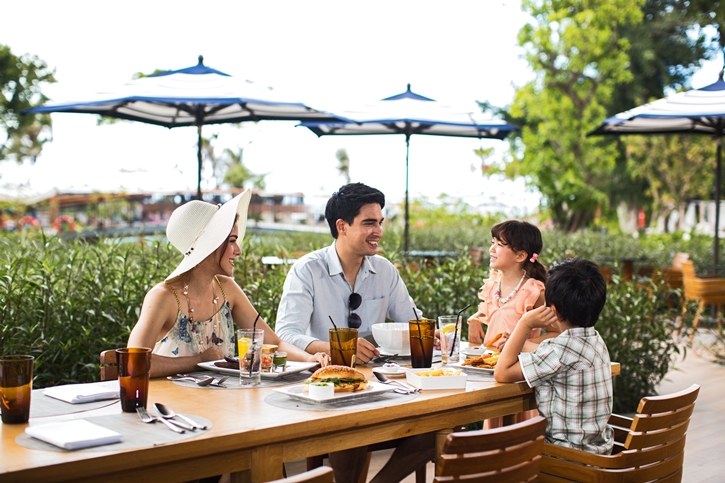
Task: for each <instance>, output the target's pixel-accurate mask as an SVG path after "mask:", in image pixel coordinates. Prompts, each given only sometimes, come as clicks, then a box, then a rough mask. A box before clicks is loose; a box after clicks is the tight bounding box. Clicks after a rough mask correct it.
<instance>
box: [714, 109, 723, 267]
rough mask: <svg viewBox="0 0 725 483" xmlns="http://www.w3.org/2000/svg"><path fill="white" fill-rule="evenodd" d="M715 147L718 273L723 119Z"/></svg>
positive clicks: (719, 122)
mask: <svg viewBox="0 0 725 483" xmlns="http://www.w3.org/2000/svg"><path fill="white" fill-rule="evenodd" d="M715 146H716V147H715V149H716V150H717V153H716V159H717V166H716V168H715V247H714V248H715V249H714V250H713V253H714V260H715V267H714V269H715V271H714V273H715V274H716V275H717V273H718V263H719V262H720V254H719V252H720V181H721V180H720V178H721V172H720V171H721V168H722V121H721V120H720V121H718V133H717V136H715Z"/></svg>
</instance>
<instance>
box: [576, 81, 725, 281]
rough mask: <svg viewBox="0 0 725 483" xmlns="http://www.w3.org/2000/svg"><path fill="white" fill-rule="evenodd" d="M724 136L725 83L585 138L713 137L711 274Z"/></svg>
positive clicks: (626, 117)
mask: <svg viewBox="0 0 725 483" xmlns="http://www.w3.org/2000/svg"><path fill="white" fill-rule="evenodd" d="M723 133H725V81H723V72H722V71H721V72H720V78H719V79H718V80H717V82H715V83H713V84H710V85H708V86H705V87H702V88H700V89H693V90H689V91H685V92H679V93H677V94H674V95H671V96H668V97H665V98H663V99H659V100H656V101H653V102H650V103H648V104H644V105H642V106H639V107H636V108H634V109H630V110H629V111H625V112H621V113H619V114H617V115H615V116H612V117H610V118H608V119H606V120H605V121H604V122H603V123H602V125H601V126H599V127H598V128H597V129H595V130H594V131H592V132H590V133H589V134H588V135H590V136H591V135H625V134H704V135H709V136H714V137H715V143H716V145H717V151H716V152H717V154H716V168H715V169H716V171H715V246H714V251H713V257H714V266H713V271H714V272H717V266H718V261H719V231H720V185H721V179H720V178H721V165H722V138H723Z"/></svg>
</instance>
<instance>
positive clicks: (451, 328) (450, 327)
mask: <svg viewBox="0 0 725 483" xmlns="http://www.w3.org/2000/svg"><path fill="white" fill-rule="evenodd" d="M455 330H456V324H449V325H446V326H445V327H443V328H442V329H441V334H448V333H450V332H453V331H455Z"/></svg>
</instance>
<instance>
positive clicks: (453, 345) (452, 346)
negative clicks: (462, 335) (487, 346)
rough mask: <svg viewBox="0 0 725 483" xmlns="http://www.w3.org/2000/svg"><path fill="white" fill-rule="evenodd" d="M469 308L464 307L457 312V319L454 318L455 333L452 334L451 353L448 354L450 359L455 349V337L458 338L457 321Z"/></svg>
mask: <svg viewBox="0 0 725 483" xmlns="http://www.w3.org/2000/svg"><path fill="white" fill-rule="evenodd" d="M470 306H471V304H468V305H466V307H465V308H464V309H463V310H461V311H460V312H458V317H456V330H455V332H453V344H451V352H450V354H448V355H449V356H451V357H453V349H455V348H456V337H458V319H460V318H461V314H463V312H465V311H466V310H468V307H470ZM461 323H463V321H461Z"/></svg>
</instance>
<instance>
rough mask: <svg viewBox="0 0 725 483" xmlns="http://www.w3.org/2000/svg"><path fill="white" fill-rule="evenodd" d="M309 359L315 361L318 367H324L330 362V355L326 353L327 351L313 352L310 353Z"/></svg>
mask: <svg viewBox="0 0 725 483" xmlns="http://www.w3.org/2000/svg"><path fill="white" fill-rule="evenodd" d="M310 361H311V362H317V363H318V364H319V365H320V367H325V366H326V365H328V364H330V356H329V355H327V352H315V353H314V354H312V355H311V359H310Z"/></svg>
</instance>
